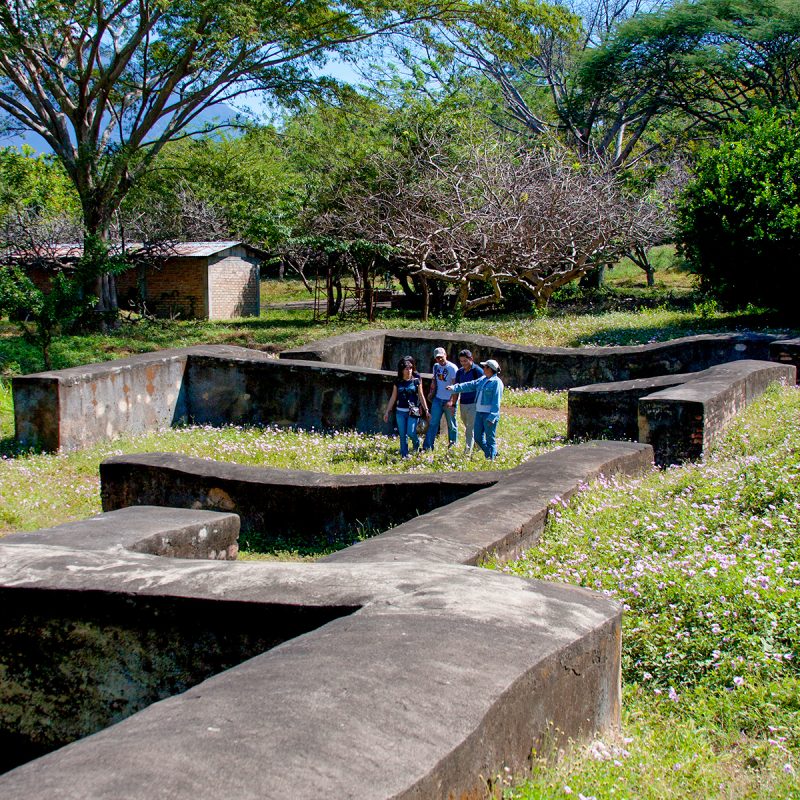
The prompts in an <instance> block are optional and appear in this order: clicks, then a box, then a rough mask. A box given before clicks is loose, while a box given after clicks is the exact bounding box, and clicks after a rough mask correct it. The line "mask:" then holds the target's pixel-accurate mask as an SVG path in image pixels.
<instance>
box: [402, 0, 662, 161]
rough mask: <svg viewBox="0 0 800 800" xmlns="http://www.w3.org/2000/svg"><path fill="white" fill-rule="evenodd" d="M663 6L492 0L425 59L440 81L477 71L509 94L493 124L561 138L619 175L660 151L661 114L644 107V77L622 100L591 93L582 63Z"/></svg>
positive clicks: (443, 28) (460, 21)
mask: <svg viewBox="0 0 800 800" xmlns="http://www.w3.org/2000/svg"><path fill="white" fill-rule="evenodd" d="M660 4H661V2H660V0H587V1H586V2H580V0H576V2H574V3H547V2H541V0H485V1H484V2H482V3H477V4H473V5H471V6H470V9H471V11H470V13H468V14H465V15H462V16H461V17H460V18H457V19H453V18H451V19H448V20H446V21H443V22H440V23H438V24H434V25H433V26H431V33H430V35H429V43H428V47H427V53H428V54H429V56H428V58H426V59H425V60H424V62H423V63H426V64H428V65H429V67H430V69H429V72H430V74H431V76H432V77H433V78H434V79H435V80H436V81H438V82H440V83H441V82H442V81H443V78H442V75H443V74H445V75H447V77H446V78H445V80H449V81H457V80H463V78H464V75H465V74H469V73H470V72H471V71H472V72H474V71H477V72H478V73H480V74H481V75H483V76H485V77H486V78H487V79H488V80H489V81H490V82H491V84H492V85H493V86H494V87H496V89H497V91H498V92H499V98H498V102H497V104H496V109H495V111H494V113H493V114H492V118H493V120H494V121H495V123H496V124H497V125H498V127H500V128H501V129H503V130H508V131H511V132H514V133H516V134H522V135H523V136H525V137H528V138H531V137H533V138H538V137H541V136H545V135H553V134H558V135H559V136H560V137H561V138H562V139H563V141H564V142H565V143H566V144H568V145H569V146H570V147H571V148H572V149H574V151H575V153H576V154H577V155H578V156H579V157H580V158H582V159H583V160H585V161H586V162H587V163H589V162H591V163H593V164H595V165H596V164H597V163H598V162H602V163H604V164H605V165H606V166H607V167H608V168H611V169H618V168H620V167H622V166H623V165H627V164H630V163H632V162H634V161H637V160H641V159H642V158H645V157H647V156H648V155H650V153H652V152H654V150H655V147H654V146H653V145H654V143H653V142H651V141H647V140H646V139H645V138H644V137H645V133H646V131H647V130H648V127H649V126H650V124H651V122H652V118H653V113H654V110H653V109H652V108H651V107H649V106H647V105H645V104H643V103H642V102H641V97H642V86H641V85H640V84H638V83H636V82H635V81H630V82H629V83H628V84H627V85H626V86H625V87H623V90H622V91H621V90H620V88H619V87H618V86H616V85H615V86H614V87H613V93H614V98H613V100H612V99H611V98H610V96H609V91H610V90H609V88H608V87H597V86H596V87H593V90H592V91H591V92H589V91H587V90H586V86H585V85H584V83H583V82H582V73H581V69H580V67H581V64H582V63H583V61H584V60H585V58H586V56H587V54H589V53H590V52H592V51H593V50H595V49H596V48H598V47H599V46H600V45H601V44H602V43H603V42H604V41H605V39H606V38H607V37H608V36H610V35H611V33H612V31H613V30H614V29H615V28H616V27H617V26H618V25H619V24H621V23H622V22H624V21H625V20H627V19H629V18H631V17H635V16H636V15H638V14H641V13H645V12H647V11H650V10H652V9H653V8H655V7H658V6H659V5H660ZM406 56H407V60H409V59H411V58H414V57H415V52H414V50H413V49H412V50H408V51H407V53H406ZM448 70H449V72H448ZM454 76H455V77H454Z"/></svg>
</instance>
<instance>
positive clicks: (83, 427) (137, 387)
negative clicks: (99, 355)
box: [12, 350, 188, 450]
mask: <svg viewBox="0 0 800 800" xmlns="http://www.w3.org/2000/svg"><path fill="white" fill-rule="evenodd" d="M186 354H187V351H186V350H163V351H161V352H159V353H155V354H153V353H148V354H146V355H141V356H132V357H131V358H126V359H121V360H117V361H110V362H107V363H103V364H88V365H86V366H83V367H74V368H72V369H62V370H57V371H53V372H39V373H36V374H33V375H24V376H22V377H18V378H14V379H13V381H12V387H13V392H14V421H15V426H16V437H17V442H18V443H19V444H20V445H21V446H22V447H31V448H36V449H42V450H58V449H60V448H64V449H68V450H75V449H78V448H81V447H87V446H89V445H91V444H94V443H95V442H98V441H101V440H103V439H110V438H113V437H114V436H116V435H118V434H120V433H144V432H145V431H150V430H155V429H158V428H165V427H169V426H170V425H173V424H175V423H178V422H182V421H185V420H186V418H187V413H188V411H187V404H186V388H185V386H184V372H185V369H186Z"/></svg>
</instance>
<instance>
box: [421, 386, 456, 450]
mask: <svg viewBox="0 0 800 800" xmlns="http://www.w3.org/2000/svg"><path fill="white" fill-rule="evenodd" d="M445 403H447V400H442V399H441V398H439V397H434V398H433V402H432V403H431V421H430V425H428V433H427V434H425V444H424V445H422V449H423V450H433V443H434V442H435V441H436V434H437V433H439V423H440V422H441V421H442V414H444V418H445V419H446V420H447V436H448V438H449V439H450V444H455V443H456V441H457V440H458V428H457V427H456V410H455V409H454V408H453V407H452V406H446V405H445Z"/></svg>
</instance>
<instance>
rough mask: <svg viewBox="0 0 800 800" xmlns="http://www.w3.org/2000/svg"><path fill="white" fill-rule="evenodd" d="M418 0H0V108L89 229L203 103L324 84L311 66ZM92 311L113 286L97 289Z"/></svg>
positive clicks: (429, 9)
mask: <svg viewBox="0 0 800 800" xmlns="http://www.w3.org/2000/svg"><path fill="white" fill-rule="evenodd" d="M442 10H443V8H442V6H441V5H439V4H436V3H430V4H429V3H428V2H426V0H403V1H402V2H391V3H389V2H386V0H304V2H302V3H289V4H286V3H275V2H273V0H236V2H231V0H170V2H161V0H114V1H111V2H107V1H106V0H100V2H96V1H95V0H92V2H88V1H87V0H78V1H77V2H73V3H66V4H59V3H53V2H50V0H7V1H6V2H2V3H0V111H2V112H5V114H6V116H7V118H8V119H10V120H11V122H12V123H15V124H16V125H17V126H19V127H21V128H24V129H27V130H31V131H34V132H36V133H38V134H39V135H41V136H42V137H43V138H44V139H45V141H46V142H47V143H48V144H49V145H50V147H51V148H52V149H53V152H54V153H55V155H56V157H57V158H58V159H59V161H60V162H61V164H62V165H63V167H64V169H65V171H66V173H67V175H68V176H69V178H70V179H71V180H72V182H73V184H74V186H75V189H76V191H77V194H78V196H79V198H80V203H81V209H82V215H83V222H84V226H85V229H86V231H87V233H88V234H90V235H92V236H93V237H96V238H97V239H98V240H102V239H104V238H105V237H106V236H107V233H108V228H109V225H110V222H111V218H112V215H113V213H114V211H115V210H116V209H117V208H118V207H119V205H120V203H121V202H122V199H123V198H124V197H125V195H126V194H127V192H128V191H129V190H130V188H131V186H132V185H133V184H134V182H135V181H136V180H137V179H139V178H140V177H141V176H142V175H143V174H144V173H145V172H146V171H147V170H148V169H149V168H150V166H151V165H152V162H153V160H154V159H155V158H156V157H157V156H158V154H159V153H160V151H161V150H162V149H163V147H164V145H165V144H166V143H167V142H169V141H174V140H175V139H177V138H179V137H181V136H185V135H187V132H188V130H189V129H190V128H191V126H192V125H193V123H194V122H195V121H196V120H198V118H199V117H200V116H201V114H202V113H203V112H204V111H206V110H207V109H209V108H213V107H215V106H218V105H219V104H225V103H231V102H235V101H237V100H238V99H239V98H241V97H242V96H243V95H244V94H245V93H248V92H260V93H262V95H264V96H266V97H267V98H268V99H272V100H280V101H284V102H285V101H288V100H290V99H292V98H295V97H297V96H298V95H302V94H304V93H308V92H313V91H319V90H320V89H324V88H325V86H326V84H328V85H329V84H330V81H325V80H324V79H323V80H321V79H319V78H315V77H314V75H313V72H312V69H311V68H312V67H313V66H314V65H318V64H320V63H321V62H322V61H323V60H324V59H325V57H326V55H327V54H329V53H331V52H332V51H335V50H339V51H343V50H344V51H346V50H347V49H348V48H350V47H353V46H354V45H355V44H356V43H358V42H360V41H362V40H364V39H366V38H368V37H370V36H374V35H376V34H378V33H381V32H387V31H392V30H395V29H397V28H400V27H402V26H404V25H408V24H409V23H410V22H412V21H415V20H419V19H422V18H428V17H430V16H432V15H436V14H439V13H441V12H442ZM97 288H98V294H99V295H100V298H101V303H100V307H101V310H107V306H108V305H109V304H111V305H113V303H114V297H113V295H114V293H113V285H112V284H109V283H108V282H106V283H105V284H104V285H103V284H101V285H99V286H98V287H97Z"/></svg>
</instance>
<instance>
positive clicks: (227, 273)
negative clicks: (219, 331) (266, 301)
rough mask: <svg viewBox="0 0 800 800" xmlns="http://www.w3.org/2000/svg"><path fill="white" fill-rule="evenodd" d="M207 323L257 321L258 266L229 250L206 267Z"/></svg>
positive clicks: (242, 250) (241, 253) (243, 254)
mask: <svg viewBox="0 0 800 800" xmlns="http://www.w3.org/2000/svg"><path fill="white" fill-rule="evenodd" d="M208 297H209V319H230V318H231V317H257V316H258V315H259V313H260V310H261V304H260V297H259V280H258V262H257V261H256V260H255V259H253V258H250V257H248V255H247V251H246V249H245V248H244V247H233V248H231V249H230V250H229V251H228V252H227V253H225V254H224V255H223V256H222V257H212V258H210V259H209V263H208Z"/></svg>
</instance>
